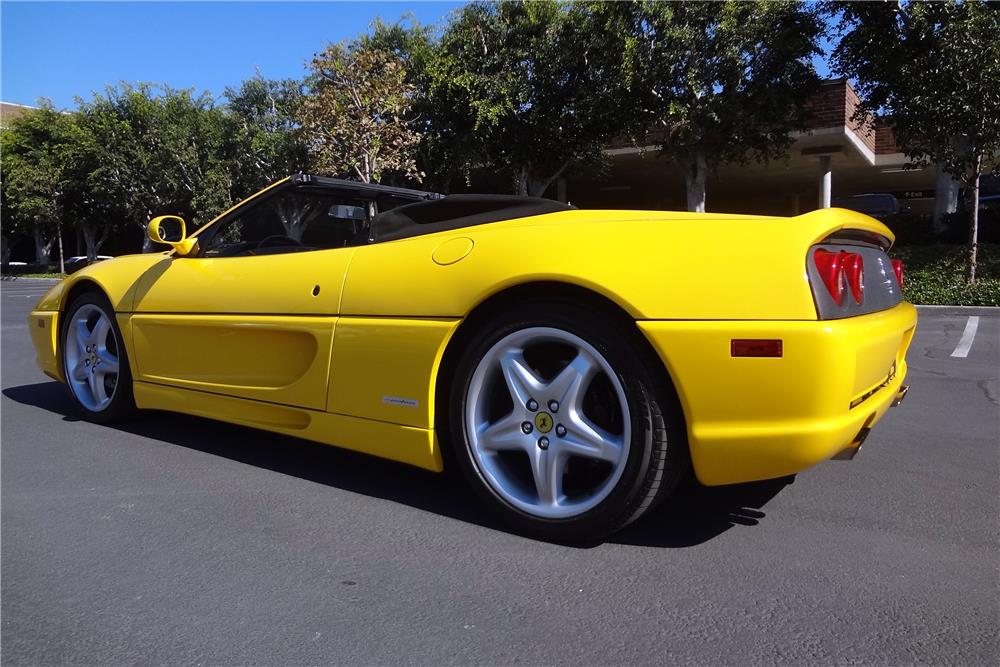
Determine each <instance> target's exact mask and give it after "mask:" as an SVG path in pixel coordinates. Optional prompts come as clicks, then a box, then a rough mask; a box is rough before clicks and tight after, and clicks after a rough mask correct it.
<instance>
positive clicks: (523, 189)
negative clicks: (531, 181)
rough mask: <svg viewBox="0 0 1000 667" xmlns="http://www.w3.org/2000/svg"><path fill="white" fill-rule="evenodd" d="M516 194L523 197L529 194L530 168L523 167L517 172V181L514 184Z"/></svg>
mask: <svg viewBox="0 0 1000 667" xmlns="http://www.w3.org/2000/svg"><path fill="white" fill-rule="evenodd" d="M514 188H515V192H514V194H517V195H521V196H522V197H525V196H527V194H528V168H527V167H521V168H519V169H518V170H517V181H516V182H515V183H514Z"/></svg>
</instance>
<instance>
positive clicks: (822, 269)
mask: <svg viewBox="0 0 1000 667" xmlns="http://www.w3.org/2000/svg"><path fill="white" fill-rule="evenodd" d="M846 254H847V253H843V252H830V251H828V250H817V251H816V252H815V253H813V262H814V263H815V264H816V271H818V272H819V277H820V280H822V281H823V284H824V285H826V291H827V292H829V293H830V296H831V297H833V302H834V303H836V304H837V305H838V306H839V305H840V304H842V303H844V293H845V292H846V291H847V285H846V284H845V283H846V280H845V278H844V258H843V255H846Z"/></svg>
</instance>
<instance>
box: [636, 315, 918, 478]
mask: <svg viewBox="0 0 1000 667" xmlns="http://www.w3.org/2000/svg"><path fill="white" fill-rule="evenodd" d="M916 323H917V311H916V309H915V308H914V307H913V306H912V305H910V304H908V303H901V304H899V305H898V306H895V307H893V308H890V309H888V310H884V311H881V312H878V313H871V314H869V315H862V316H860V317H852V318H846V319H841V320H821V321H787V322H773V321H772V322H757V321H664V320H657V321H651V320H646V321H640V322H638V323H637V324H638V325H639V328H640V329H641V330H642V332H643V333H644V334H645V335H646V337H647V338H648V339H649V341H650V342H651V343H652V344H653V346H654V348H655V349H656V351H657V352H658V353H659V355H660V357H661V359H662V360H663V362H664V364H665V365H666V367H667V370H668V371H669V372H670V375H671V378H672V379H673V380H674V384H675V386H676V388H677V392H678V394H679V396H680V400H681V405H682V407H683V409H684V415H685V418H686V421H687V430H688V443H689V445H690V450H691V461H692V464H693V466H694V471H695V474H696V475H697V477H698V479H699V481H701V482H702V483H703V484H706V485H718V484H733V483H737V482H748V481H753V480H760V479H770V478H774V477H782V476H784V475H789V474H793V473H797V472H800V471H802V470H804V469H806V468H808V467H810V466H812V465H815V464H816V463H818V462H820V461H824V460H827V459H830V458H832V457H834V456H836V455H838V454H840V455H841V456H840V457H841V458H844V457H849V456H845V454H850V453H851V450H856V448H857V447H859V446H860V444H861V442H860V441H861V440H863V437H862V436H863V435H867V431H866V430H865V429H868V430H870V429H871V428H872V427H873V426H874V425H875V424H876V423H877V422H878V421H879V420H880V419H881V418H882V417H883V416H884V415H885V413H886V411H888V409H889V408H890V407H891V406H892V404H893V402H894V401H896V400H897V397H899V396H900V394H901V393H905V392H904V391H903V387H904V384H903V382H904V380H905V378H906V370H907V367H906V350H907V348H908V347H909V345H910V341H911V340H912V338H913V333H914V331H915V330H916ZM734 338H749V339H780V340H782V342H783V356H781V357H775V358H764V357H732V356H731V355H730V342H731V340H732V339H734ZM845 450H846V451H845ZM842 453H843V454H842Z"/></svg>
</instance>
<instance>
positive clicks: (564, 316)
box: [438, 299, 690, 542]
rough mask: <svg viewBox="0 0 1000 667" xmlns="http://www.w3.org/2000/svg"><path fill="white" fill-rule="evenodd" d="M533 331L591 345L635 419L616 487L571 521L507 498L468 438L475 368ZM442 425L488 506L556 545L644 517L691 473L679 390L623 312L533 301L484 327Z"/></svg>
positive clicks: (467, 354)
mask: <svg viewBox="0 0 1000 667" xmlns="http://www.w3.org/2000/svg"><path fill="white" fill-rule="evenodd" d="M531 327H552V328H557V329H561V330H564V331H567V332H569V333H571V334H573V335H575V336H577V337H579V338H581V339H583V340H584V341H586V342H587V343H589V344H590V345H592V346H593V347H594V348H595V349H596V350H597V351H598V352H599V353H600V354H601V355H603V356H604V358H605V359H606V360H607V362H608V363H609V364H610V366H611V368H612V369H613V370H614V372H615V374H616V375H617V378H618V380H619V381H620V383H621V385H622V388H623V389H624V393H625V398H626V401H627V404H628V408H629V413H630V415H631V433H632V437H631V440H630V443H631V444H630V447H629V453H628V456H627V458H626V462H625V464H624V470H623V472H622V473H621V477H620V478H619V479H618V481H617V483H616V484H615V486H614V487H613V490H612V491H611V492H610V493H609V494H608V495H607V497H606V498H604V500H603V501H601V502H600V503H599V504H598V505H596V506H595V507H593V508H591V509H589V510H587V511H585V512H583V513H582V514H579V515H577V516H573V517H571V518H560V519H549V518H541V517H538V516H534V515H532V514H529V513H527V512H525V511H523V510H521V509H519V508H517V507H515V506H514V505H512V504H510V503H509V502H507V501H505V500H504V499H503V498H502V497H501V495H499V494H498V493H497V492H496V491H495V490H494V489H493V488H492V487H491V486H490V484H489V483H488V482H487V480H486V478H485V477H484V475H483V473H482V471H481V470H480V469H479V467H478V465H477V463H476V461H475V456H474V455H473V453H472V451H471V445H470V443H469V441H468V437H467V436H466V410H465V405H466V400H467V397H468V393H469V388H470V382H471V381H472V377H473V374H474V373H475V369H476V368H477V366H478V365H479V362H480V360H481V359H482V358H483V357H484V355H486V353H487V352H488V351H489V350H490V349H491V348H492V347H493V345H494V344H496V343H497V342H498V341H500V340H501V339H503V338H504V337H505V336H507V335H509V334H511V333H514V332H517V331H520V330H522V329H527V328H531ZM463 348H464V349H463V350H462V351H461V352H460V358H459V359H458V361H457V363H456V365H455V373H454V375H453V376H452V378H453V379H452V381H451V384H450V386H449V391H448V405H447V407H448V409H447V411H446V412H444V414H443V415H442V417H443V420H442V421H444V420H446V423H443V424H440V423H439V429H438V432H439V433H443V434H445V435H446V440H447V443H446V447H448V448H449V449H450V450H451V451H450V452H449V454H450V456H448V457H447V458H446V461H447V462H449V463H450V462H452V461H453V462H454V463H456V464H457V466H458V467H459V468H460V469H461V470H462V473H463V476H464V477H465V478H466V479H467V481H468V482H469V483H470V484H471V486H472V487H473V489H474V490H475V492H476V493H477V495H478V496H479V497H480V498H481V499H482V500H483V502H484V503H485V504H486V505H487V506H488V507H489V508H490V509H491V510H493V512H494V513H495V514H497V515H498V516H499V517H500V518H501V519H502V520H503V521H505V522H506V523H508V524H510V525H511V526H513V527H514V528H515V529H516V530H517V531H519V532H521V533H524V534H527V535H530V536H533V537H538V538H541V539H546V540H552V541H557V542H581V541H592V540H597V539H600V538H602V537H604V536H606V535H608V534H610V533H612V532H614V531H616V530H619V529H621V528H623V527H625V526H626V525H628V524H629V523H631V522H633V521H635V520H636V519H638V518H639V517H640V516H642V515H643V514H644V513H645V512H646V511H647V510H649V509H650V508H652V507H653V506H655V505H656V504H658V503H659V502H660V501H662V500H663V499H664V498H665V497H666V496H668V495H669V494H670V493H671V492H672V491H673V490H674V488H675V487H676V486H677V484H678V482H679V480H680V479H681V478H682V477H683V476H684V475H685V474H686V473H687V471H688V470H689V469H690V458H689V454H688V447H687V437H686V429H685V426H684V420H683V414H682V412H681V410H680V407H679V402H678V400H677V395H676V392H675V391H674V388H673V386H672V384H671V383H670V380H669V378H668V377H667V375H666V373H665V372H664V369H663V365H662V362H661V361H660V359H659V358H658V357H657V356H656V355H655V353H653V351H652V350H651V348H650V347H649V345H648V343H647V342H646V341H645V340H644V339H643V338H642V337H641V334H640V333H639V331H638V330H637V329H636V327H635V323H634V322H632V321H630V320H629V319H628V318H627V317H625V316H623V315H621V314H620V313H611V312H608V313H602V312H600V311H598V312H595V310H594V308H593V307H592V306H583V305H579V304H575V303H572V302H568V301H565V300H556V299H545V300H541V299H540V300H537V301H529V302H527V303H522V304H518V305H517V306H515V307H513V308H510V309H508V310H506V311H504V312H503V313H502V314H499V315H497V316H495V317H494V318H492V319H491V320H490V321H488V322H487V323H485V325H484V326H481V327H479V329H478V331H477V332H476V333H474V334H473V335H472V336H471V337H470V338H468V339H466V340H465V341H464V344H463Z"/></svg>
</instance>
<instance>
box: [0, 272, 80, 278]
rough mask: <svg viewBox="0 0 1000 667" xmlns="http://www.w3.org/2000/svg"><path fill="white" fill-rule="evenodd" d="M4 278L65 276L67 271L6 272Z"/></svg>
mask: <svg viewBox="0 0 1000 667" xmlns="http://www.w3.org/2000/svg"><path fill="white" fill-rule="evenodd" d="M3 277H4V278H14V279H16V278H65V277H66V274H65V273H5V274H3Z"/></svg>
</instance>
